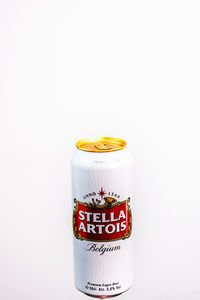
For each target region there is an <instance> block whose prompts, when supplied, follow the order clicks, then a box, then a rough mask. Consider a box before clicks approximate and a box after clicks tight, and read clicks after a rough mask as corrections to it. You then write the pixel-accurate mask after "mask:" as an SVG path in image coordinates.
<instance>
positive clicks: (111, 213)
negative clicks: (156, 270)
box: [71, 137, 133, 298]
mask: <svg viewBox="0 0 200 300" xmlns="http://www.w3.org/2000/svg"><path fill="white" fill-rule="evenodd" d="M76 146H77V148H76V150H75V153H74V155H73V158H72V165H71V166H72V197H73V233H74V237H73V240H74V268H75V285H76V287H77V289H78V290H80V291H82V292H83V293H85V294H87V295H90V296H94V297H98V298H101V297H102V298H106V297H113V296H116V295H119V294H121V293H123V292H124V291H126V290H127V289H128V288H129V287H130V285H131V282H132V256H133V253H132V214H133V209H132V201H133V199H132V180H131V177H132V176H131V172H132V159H131V155H130V153H129V152H128V149H127V147H126V142H125V141H124V140H121V139H116V138H108V137H100V138H92V139H84V140H80V141H79V142H77V144H76Z"/></svg>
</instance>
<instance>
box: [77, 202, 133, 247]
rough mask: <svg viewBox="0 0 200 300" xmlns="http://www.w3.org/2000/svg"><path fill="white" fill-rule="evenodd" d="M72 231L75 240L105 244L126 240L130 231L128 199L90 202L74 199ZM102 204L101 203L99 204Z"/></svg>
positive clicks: (130, 220) (130, 218)
mask: <svg viewBox="0 0 200 300" xmlns="http://www.w3.org/2000/svg"><path fill="white" fill-rule="evenodd" d="M74 202H75V207H74V213H73V231H74V235H75V237H76V238H77V239H80V240H87V241H95V242H107V241H117V240H121V239H122V240H123V239H127V238H128V237H129V236H130V235H131V231H132V214H131V208H130V204H129V203H130V198H127V199H126V200H124V201H118V200H117V199H116V198H113V197H109V196H108V197H103V198H102V201H99V200H98V199H94V198H92V200H91V202H80V201H78V200H77V199H74ZM100 202H102V203H100Z"/></svg>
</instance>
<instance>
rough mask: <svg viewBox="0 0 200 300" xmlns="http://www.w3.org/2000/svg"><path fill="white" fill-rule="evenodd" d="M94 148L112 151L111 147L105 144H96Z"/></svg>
mask: <svg viewBox="0 0 200 300" xmlns="http://www.w3.org/2000/svg"><path fill="white" fill-rule="evenodd" d="M95 148H97V149H98V150H111V149H112V147H111V146H110V145H109V144H106V143H98V144H96V145H95Z"/></svg>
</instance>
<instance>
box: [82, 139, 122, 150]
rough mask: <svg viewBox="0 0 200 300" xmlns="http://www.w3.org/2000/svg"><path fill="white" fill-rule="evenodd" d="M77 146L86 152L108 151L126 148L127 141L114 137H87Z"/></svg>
mask: <svg viewBox="0 0 200 300" xmlns="http://www.w3.org/2000/svg"><path fill="white" fill-rule="evenodd" d="M76 147H77V148H78V149H79V150H82V151H86V152H96V153H102V152H103V153H106V152H113V151H118V150H122V149H124V148H126V141H124V140H122V139H119V138H113V137H95V138H86V139H81V140H79V141H78V142H77V143H76Z"/></svg>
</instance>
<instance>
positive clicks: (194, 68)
mask: <svg viewBox="0 0 200 300" xmlns="http://www.w3.org/2000/svg"><path fill="white" fill-rule="evenodd" d="M199 15H200V8H199V1H192V0H190V1H189V0H188V1H178V0H168V1H154V0H153V1H143V0H140V1H137V0H133V1H129V0H120V1H119V0H106V1H105V0H102V1H98V0H97V1H96V0H91V1H89V0H81V1H78V0H73V1H72V0H70V1H69V0H58V1H51V0H48V1H46V0H45V1H44V0H26V1H25V0H24V1H22V0H18V1H14V0H0V83H1V86H0V299H1V300H47V299H48V300H65V299H75V300H81V299H87V297H86V296H85V295H83V294H81V293H80V292H78V291H76V290H75V288H74V284H73V264H72V262H73V260H72V259H73V251H72V230H71V186H70V168H69V161H70V156H71V153H72V150H73V147H74V144H75V142H76V141H77V140H78V139H80V138H84V137H92V136H114V137H121V138H124V139H126V140H127V142H128V145H129V146H131V147H132V151H133V156H134V182H133V187H134V195H135V204H134V205H135V211H134V213H135V219H134V232H135V233H134V234H135V236H134V247H135V251H134V253H133V256H134V285H133V287H132V289H131V290H129V291H128V292H127V293H125V294H123V295H122V296H120V297H119V299H121V300H122V299H124V300H125V299H135V300H197V299H200V284H199V275H200V272H199V271H200V270H199V269H200V259H199V251H200V249H199V248H200V247H199V246H200V243H199V234H200V232H199V227H200V226H199V225H200V224H199V209H200V205H199V200H200V186H199V181H200V145H199V129H200V120H199V100H200V88H199V83H200V18H199Z"/></svg>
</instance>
